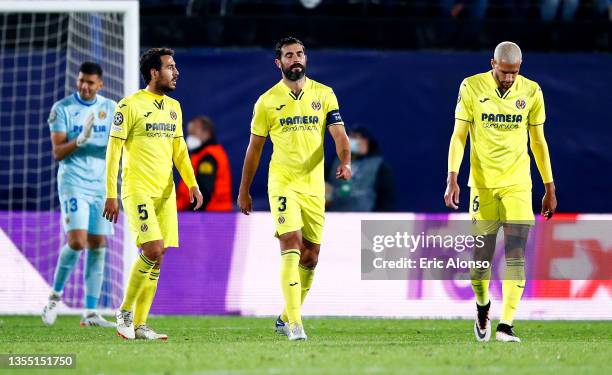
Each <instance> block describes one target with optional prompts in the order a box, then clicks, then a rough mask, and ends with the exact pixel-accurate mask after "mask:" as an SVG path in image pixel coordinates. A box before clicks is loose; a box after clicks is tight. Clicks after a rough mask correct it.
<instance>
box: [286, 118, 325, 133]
mask: <svg viewBox="0 0 612 375" xmlns="http://www.w3.org/2000/svg"><path fill="white" fill-rule="evenodd" d="M279 121H280V125H281V128H282V129H283V130H282V132H283V133H286V132H296V131H300V130H302V131H317V130H319V129H318V127H317V124H318V123H319V117H318V116H292V117H285V118H281V119H280V120H279Z"/></svg>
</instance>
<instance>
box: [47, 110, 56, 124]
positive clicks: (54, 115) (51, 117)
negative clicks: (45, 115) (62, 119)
mask: <svg viewBox="0 0 612 375" xmlns="http://www.w3.org/2000/svg"><path fill="white" fill-rule="evenodd" d="M56 118H57V113H56V112H55V111H51V113H49V120H48V121H49V122H53V121H55V119H56Z"/></svg>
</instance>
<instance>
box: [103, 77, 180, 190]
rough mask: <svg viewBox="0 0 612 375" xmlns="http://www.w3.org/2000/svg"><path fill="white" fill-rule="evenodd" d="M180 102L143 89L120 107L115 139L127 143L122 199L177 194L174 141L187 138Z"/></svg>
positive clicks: (127, 98)
mask: <svg viewBox="0 0 612 375" xmlns="http://www.w3.org/2000/svg"><path fill="white" fill-rule="evenodd" d="M182 123H183V114H182V112H181V106H180V104H179V102H178V101H177V100H175V99H172V98H170V97H168V96H165V95H163V96H160V95H156V94H154V93H152V92H150V91H148V90H144V89H143V90H140V91H138V92H136V93H135V94H133V95H131V96H128V97H126V98H124V99H122V100H121V101H120V102H119V103H118V104H117V107H116V110H115V118H114V120H113V125H112V126H111V132H110V136H111V137H116V138H120V139H123V140H125V143H124V145H123V164H122V167H123V173H122V175H121V178H122V183H121V197H122V198H125V197H127V196H129V195H132V194H135V193H139V194H140V193H142V194H144V195H146V196H148V197H152V198H168V197H171V196H174V195H175V191H174V180H173V174H172V167H173V160H172V155H173V142H174V138H178V137H182V136H183V127H182Z"/></svg>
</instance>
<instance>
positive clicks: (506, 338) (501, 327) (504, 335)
mask: <svg viewBox="0 0 612 375" xmlns="http://www.w3.org/2000/svg"><path fill="white" fill-rule="evenodd" d="M512 328H513V326H509V325H507V324H504V323H499V324H498V325H497V329H496V330H495V339H496V340H497V341H502V342H521V339H519V338H518V337H517V336H516V335H515V334H514V332H513V331H512Z"/></svg>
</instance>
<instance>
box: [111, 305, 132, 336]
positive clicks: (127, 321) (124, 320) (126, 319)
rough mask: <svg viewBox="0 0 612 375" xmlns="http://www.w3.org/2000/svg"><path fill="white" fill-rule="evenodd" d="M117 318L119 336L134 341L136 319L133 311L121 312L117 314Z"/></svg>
mask: <svg viewBox="0 0 612 375" xmlns="http://www.w3.org/2000/svg"><path fill="white" fill-rule="evenodd" d="M115 316H116V317H117V335H119V336H121V337H123V338H124V339H126V340H134V338H135V337H136V335H135V333H134V317H133V313H132V312H131V311H127V310H119V311H117V313H116V314H115Z"/></svg>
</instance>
